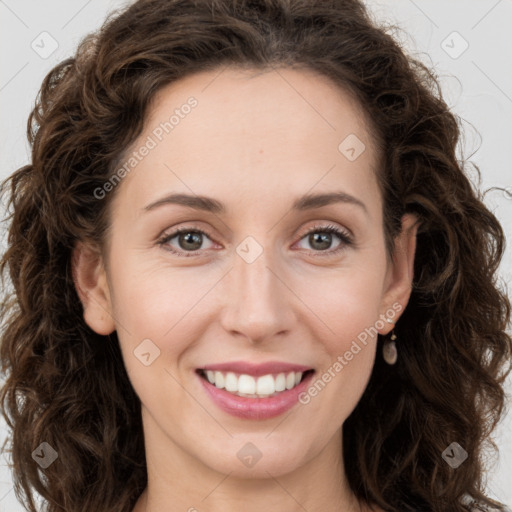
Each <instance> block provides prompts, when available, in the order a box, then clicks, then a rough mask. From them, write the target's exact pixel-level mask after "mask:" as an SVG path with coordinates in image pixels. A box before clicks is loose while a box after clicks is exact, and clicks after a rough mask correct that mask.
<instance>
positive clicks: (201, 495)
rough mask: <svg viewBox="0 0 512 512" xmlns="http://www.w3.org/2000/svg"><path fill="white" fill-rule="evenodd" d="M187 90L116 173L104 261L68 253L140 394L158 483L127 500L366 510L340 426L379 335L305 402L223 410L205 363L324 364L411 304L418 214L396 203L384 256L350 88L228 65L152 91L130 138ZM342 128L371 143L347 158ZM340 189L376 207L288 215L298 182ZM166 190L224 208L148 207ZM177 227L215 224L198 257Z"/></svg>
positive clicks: (371, 160)
mask: <svg viewBox="0 0 512 512" xmlns="http://www.w3.org/2000/svg"><path fill="white" fill-rule="evenodd" d="M190 96H194V97H195V98H196V99H197V101H198V105H197V107H196V108H195V109H193V110H192V111H191V112H190V113H189V114H188V115H187V116H185V117H184V118H183V119H180V122H179V124H178V125H177V126H176V127H175V128H174V130H173V131H172V133H169V134H166V135H165V136H164V137H163V138H162V141H160V142H159V143H158V145H157V146H156V147H155V148H154V149H152V150H151V151H150V152H149V154H148V155H147V156H145V157H144V159H143V160H142V161H141V162H139V163H138V164H137V166H136V168H135V169H134V170H133V171H132V172H131V173H129V174H127V175H126V177H125V178H124V179H123V180H122V182H121V183H120V184H119V185H118V186H117V188H116V190H115V197H114V201H113V204H112V231H111V235H110V239H109V245H108V251H107V255H106V257H105V259H103V258H102V256H101V253H100V252H98V251H97V250H95V248H94V247H92V246H89V245H87V244H85V243H78V244H77V246H76V247H75V251H74V263H73V268H74V275H75V284H76V287H77V290H78V292H79V295H80V298H81V300H82V303H83V306H84V319H85V321H86V322H87V324H88V325H89V326H90V327H91V328H92V329H93V330H95V331H96V332H97V333H99V334H103V335H106V334H109V333H112V332H113V331H114V330H116V331H117V335H118V337H119V342H120V346H121V350H122V354H123V359H124V363H125V366H126V369H127V372H128V374H129V377H130V380H131V383H132V385H133V387H134V389H135V391H136V393H137V394H138V396H139V397H140V400H141V404H142V418H143V425H144V439H145V446H146V458H147V464H148V487H147V488H146V490H145V491H144V492H143V493H142V495H141V496H140V498H139V501H138V502H137V504H136V506H135V508H134V512H143V511H145V510H147V511H151V512H163V511H169V510H172V511H186V510H189V511H193V510H198V511H209V512H219V511H222V512H231V511H235V510H236V511H238V510H240V508H241V507H243V509H244V510H245V512H256V511H261V510H282V511H290V512H291V511H298V510H301V511H303V510H304V509H306V510H308V511H311V512H313V511H320V510H322V511H332V512H334V511H336V512H338V511H340V510H343V511H347V512H356V511H360V510H370V509H368V508H366V507H364V506H362V505H361V506H360V504H359V503H358V502H357V500H356V499H355V496H354V495H353V493H352V492H351V490H350V489H349V487H348V483H347V480H346V475H345V471H344V464H343V459H342V425H343V423H344V421H345V419H346V418H347V417H348V416H349V415H350V413H351V412H352V410H353V409H354V407H355V406H356V404H357V403H358V401H359V399H360V398H361V395H362V394H363V392H364V389H365V387H366V385H367V383H368V380H369V378H370V374H371V371H372V368H373V364H374V361H375V357H376V355H377V356H378V357H381V355H380V353H379V354H376V342H377V337H376V336H371V337H369V338H368V343H367V345H366V346H363V345H362V347H363V348H362V350H361V351H360V352H358V353H357V355H355V356H354V357H353V359H352V360H351V361H350V362H349V363H348V364H347V365H346V366H344V368H343V370H342V371H340V372H339V373H337V374H336V376H335V377H334V378H333V379H332V380H331V381H330V382H329V383H328V384H327V385H326V386H325V388H324V389H323V390H322V391H321V392H320V393H318V395H317V396H316V397H314V398H312V399H311V401H310V402H309V403H308V404H306V405H302V404H297V405H295V406H294V407H293V409H292V410H291V411H289V412H288V413H285V414H284V415H281V416H278V417H277V418H272V419H266V420H247V419H240V418H237V417H234V416H231V415H229V414H227V413H225V412H224V411H222V410H220V409H219V408H218V407H217V406H216V405H215V404H214V403H213V402H212V401H211V400H210V398H209V397H208V396H207V395H206V394H205V392H204V390H203V388H202V386H201V382H200V381H199V380H198V378H197V375H196V374H195V369H196V368H198V367H200V366H204V365H206V364H213V363H219V362H224V361H233V360H245V361H254V362H265V361H270V360H279V361H287V362H291V363H298V364H306V365H308V366H311V367H313V368H315V369H316V371H317V376H318V375H321V374H322V373H323V371H325V370H326V369H327V368H329V367H332V364H333V362H334V361H336V359H337V357H338V356H343V354H345V352H346V351H347V350H349V349H350V346H351V344H352V342H353V341H354V340H355V339H356V338H357V336H358V334H360V333H361V332H362V331H364V329H365V328H369V327H370V326H374V325H375V324H376V321H377V320H379V319H381V320H382V319H383V317H384V315H385V314H386V312H387V311H390V310H391V311H393V309H392V305H393V304H395V305H396V304H399V305H400V306H401V308H402V309H401V311H403V309H405V306H406V304H407V301H408V300H409V296H410V291H411V283H412V278H413V261H414V252H415V248H416V231H417V227H418V224H417V219H416V217H414V216H413V215H409V214H408V215H406V216H404V217H403V219H402V227H403V229H402V233H401V234H400V235H399V236H398V237H397V238H396V249H395V253H394V258H393V259H392V260H391V259H389V260H388V259H387V258H386V252H385V243H384V232H383V220H382V198H381V195H380V192H379V189H378V186H377V181H376V177H375V169H376V167H377V153H376V150H375V148H374V145H373V141H372V138H371V136H370V135H369V133H368V130H367V127H366V125H365V117H364V115H363V113H362V111H361V109H360V108H359V106H358V105H357V104H356V103H355V102H354V101H353V99H351V97H350V96H349V95H348V94H347V93H346V92H344V91H343V90H340V89H339V88H338V87H336V86H335V85H333V84H332V83H330V82H329V81H328V80H327V79H325V78H323V77H321V76H319V75H317V74H315V73H314V72H311V71H308V70H291V69H280V70H271V71H269V72H263V73H261V72H259V73H254V71H253V72H248V71H247V70H246V71H240V70H236V69H234V68H226V69H224V70H223V71H222V72H221V73H220V74H219V71H218V70H217V71H212V72H201V73H197V74H195V75H192V76H189V77H187V78H185V79H182V80H181V81H178V82H175V83H173V84H171V85H169V86H167V87H166V88H165V89H162V90H161V91H159V93H158V94H157V95H156V97H155V98H154V102H153V103H152V105H151V109H150V110H149V112H148V114H147V119H146V123H145V128H144V131H143V133H142V134H141V135H140V137H139V138H138V139H137V141H135V143H134V144H133V145H132V147H131V148H130V150H133V149H137V148H140V146H141V145H142V144H144V142H145V141H146V140H147V137H148V135H151V133H152V130H154V129H155V127H157V126H158V125H159V123H160V122H163V121H165V120H168V119H169V116H170V115H171V114H172V112H173V111H174V109H176V108H179V107H180V106H181V105H183V104H184V103H186V101H187V99H188V98H189V97H190ZM349 134H356V136H357V137H358V138H359V139H360V140H361V141H363V143H364V144H365V146H366V149H365V151H364V152H363V153H362V154H361V155H360V156H359V157H358V158H357V159H355V160H354V161H350V160H349V159H347V158H346V157H345V156H344V155H343V154H342V153H341V152H340V151H339V150H338V146H339V144H340V142H341V141H343V140H344V139H345V137H347V136H348V135H349ZM153 138H154V137H153ZM340 190H341V191H344V192H346V193H348V194H350V195H352V196H355V197H356V198H357V199H359V200H360V201H362V202H363V203H364V205H365V206H366V209H367V212H366V213H365V211H364V210H363V209H362V208H360V207H358V206H356V205H354V204H349V203H335V204H331V205H327V206H322V207H320V208H316V209H312V210H308V211H302V212H298V211H292V208H291V206H292V202H293V200H294V199H295V198H297V197H299V196H301V195H303V194H306V193H320V192H332V191H340ZM171 192H182V193H185V194H193V195H204V196H210V197H213V198H215V199H217V200H218V201H221V202H222V203H224V204H225V206H226V209H227V211H226V213H224V214H214V213H211V212H204V211H199V210H193V209H190V208H187V207H185V206H182V205H173V204H167V205H164V206H160V207H157V208H154V209H153V210H151V211H144V206H145V205H147V204H149V203H151V202H153V201H156V200H158V199H160V198H162V197H164V196H165V195H167V194H169V193H171ZM111 193H112V192H111ZM326 224H332V225H335V226H336V227H338V228H340V229H341V230H342V231H347V230H349V231H350V232H351V233H352V234H353V237H354V238H353V239H354V240H355V245H345V244H344V242H343V241H342V240H340V239H338V238H337V236H336V235H332V241H331V243H330V245H327V247H328V248H327V250H325V251H322V250H321V249H320V248H319V247H321V244H319V243H318V242H317V243H315V241H314V240H311V238H308V236H306V235H305V233H306V231H307V230H308V229H309V228H311V227H313V226H316V225H320V226H321V227H323V226H325V225H326ZM176 227H187V228H191V229H192V231H193V230H194V229H196V230H197V229H203V230H207V231H208V232H209V233H210V234H211V236H209V235H202V244H201V242H200V241H199V242H198V243H197V245H196V246H195V247H199V250H196V251H195V255H194V256H192V257H184V256H178V255H175V254H173V253H171V252H170V251H169V250H167V249H168V247H169V246H170V247H172V248H174V249H175V250H177V251H181V252H182V253H186V252H187V250H188V251H189V253H190V252H191V249H190V248H189V249H187V247H190V246H187V244H186V241H185V242H184V241H183V239H182V240H181V244H180V238H179V236H176V237H175V238H174V239H173V240H172V241H169V242H167V248H166V246H162V245H158V243H157V240H158V238H159V237H161V235H162V234H164V233H171V232H172V230H173V229H175V228H176ZM316 232H319V234H322V233H323V232H322V230H321V229H317V230H316ZM199 236H201V235H199ZM247 236H251V237H253V238H254V239H255V240H256V241H257V243H258V244H259V245H260V246H261V248H262V249H263V252H262V253H261V255H259V257H257V258H256V259H255V261H253V262H252V263H248V262H247V261H245V260H244V259H243V258H242V257H240V256H239V254H238V253H237V252H236V248H237V246H238V245H239V244H240V243H241V242H242V241H243V240H244V239H245V238H246V237H247ZM327 236H328V235H327ZM340 244H342V245H345V246H344V247H343V249H342V250H341V251H340V252H338V253H334V252H333V251H334V250H335V249H336V248H338V247H339V246H340ZM329 251H331V255H330V256H329V255H326V253H328V252H329ZM192 252H193V251H192ZM399 316H400V313H397V315H396V316H395V317H394V321H395V322H396V321H397V320H398V318H399ZM383 323H384V326H381V327H382V328H379V329H378V331H379V333H381V334H387V333H389V332H390V330H391V329H392V327H393V325H392V324H389V323H386V322H383ZM146 338H149V339H150V340H152V342H153V343H154V344H155V345H156V346H158V348H159V350H160V355H159V357H157V358H156V359H155V360H154V361H153V362H152V363H151V364H150V365H149V366H145V365H144V364H142V363H141V361H140V360H139V359H138V358H137V357H135V355H134V353H133V351H134V350H135V349H136V347H137V346H138V345H139V344H140V343H141V341H142V340H144V339H146ZM399 341H400V340H398V350H399ZM399 357H400V355H399ZM248 442H251V443H253V444H254V445H255V446H256V447H257V448H258V450H259V451H260V452H261V454H262V456H261V459H260V460H259V461H258V462H257V463H256V464H255V465H254V466H252V467H250V468H249V467H246V466H245V465H244V464H242V463H241V462H240V460H239V459H238V457H237V452H238V451H239V450H240V449H241V448H242V447H243V446H244V445H245V444H246V443H248ZM340 482H341V485H340ZM373 510H376V511H379V510H381V509H379V508H376V507H374V508H373Z"/></svg>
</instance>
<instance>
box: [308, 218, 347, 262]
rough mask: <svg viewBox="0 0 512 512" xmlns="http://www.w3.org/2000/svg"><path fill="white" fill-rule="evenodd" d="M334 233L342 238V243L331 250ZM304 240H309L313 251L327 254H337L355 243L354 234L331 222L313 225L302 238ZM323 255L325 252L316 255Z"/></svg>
mask: <svg viewBox="0 0 512 512" xmlns="http://www.w3.org/2000/svg"><path fill="white" fill-rule="evenodd" d="M332 235H336V237H337V238H338V239H339V240H340V243H339V244H338V245H337V246H336V248H335V249H331V250H329V247H330V246H331V245H332V242H333V237H332ZM302 240H307V242H308V243H309V244H310V245H311V246H312V247H313V251H314V252H315V253H319V252H320V253H322V252H323V253H326V254H325V255H326V256H327V255H332V254H337V253H338V252H340V251H342V250H343V249H345V248H346V247H348V246H351V245H353V244H354V243H353V239H352V236H351V235H350V234H349V233H348V232H346V231H343V230H341V229H340V228H338V227H336V226H333V225H331V224H328V225H324V226H313V227H312V228H310V229H309V230H308V231H307V232H306V234H305V235H304V236H303V237H302V238H301V241H302ZM323 255H324V254H315V256H323Z"/></svg>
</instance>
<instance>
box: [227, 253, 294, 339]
mask: <svg viewBox="0 0 512 512" xmlns="http://www.w3.org/2000/svg"><path fill="white" fill-rule="evenodd" d="M280 274H282V272H280V271H279V270H278V267H277V265H276V264H275V261H273V260H272V258H271V257H270V250H264V251H263V252H262V253H261V254H260V255H259V256H258V257H257V258H256V259H255V260H254V261H252V262H251V263H249V262H247V261H246V260H245V259H244V258H243V257H240V256H239V255H238V254H235V255H234V265H233V267H232V268H231V270H230V271H229V273H228V275H227V276H226V278H225V279H224V280H223V281H224V283H223V285H224V289H223V290H222V293H223V295H224V297H225V300H224V301H223V303H224V305H225V307H224V308H222V313H221V314H222V318H221V323H222V326H223V328H224V329H225V330H226V332H228V333H229V334H230V335H232V336H238V337H240V338H246V339H247V340H249V341H250V342H252V343H263V342H265V341H267V340H272V339H274V338H275V337H276V336H277V335H283V334H285V333H286V332H288V331H290V329H291V326H292V323H293V322H294V319H295V315H294V311H293V298H294V295H293V292H292V291H291V290H290V288H289V287H288V286H287V284H286V279H285V276H283V275H280Z"/></svg>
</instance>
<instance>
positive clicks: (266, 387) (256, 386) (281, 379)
mask: <svg viewBox="0 0 512 512" xmlns="http://www.w3.org/2000/svg"><path fill="white" fill-rule="evenodd" d="M302 375H303V374H302V372H290V373H288V374H285V373H279V374H277V375H276V376H274V375H272V374H268V375H262V376H261V377H257V378H255V377H253V376H252V375H247V374H245V373H242V374H236V373H233V372H227V373H224V372H218V371H215V372H214V371H211V370H207V371H206V378H207V379H208V381H209V382H210V383H211V384H214V385H215V386H216V387H218V388H219V389H225V390H226V391H229V392H230V393H234V394H236V395H239V396H249V397H251V398H262V397H267V396H270V395H273V394H275V393H279V392H280V391H284V390H285V389H292V388H293V387H295V386H296V385H297V384H298V383H299V382H300V380H301V379H302Z"/></svg>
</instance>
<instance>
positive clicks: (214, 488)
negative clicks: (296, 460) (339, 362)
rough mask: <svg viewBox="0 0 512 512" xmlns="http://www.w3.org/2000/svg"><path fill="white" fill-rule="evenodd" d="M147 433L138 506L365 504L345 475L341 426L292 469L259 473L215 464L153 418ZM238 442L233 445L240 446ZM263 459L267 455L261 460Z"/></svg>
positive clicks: (219, 508)
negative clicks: (144, 481) (174, 437)
mask: <svg viewBox="0 0 512 512" xmlns="http://www.w3.org/2000/svg"><path fill="white" fill-rule="evenodd" d="M144 433H145V442H146V462H147V468H148V486H147V487H146V489H145V490H144V492H143V493H142V494H141V495H140V497H139V499H138V501H137V503H136V506H135V508H134V509H133V512H183V511H187V512H203V511H206V510H207V511H208V512H235V511H236V512H239V511H240V509H242V510H243V511H244V512H260V511H261V510H283V511H286V512H299V511H300V512H304V510H322V511H324V512H340V511H343V512H363V510H366V509H364V508H363V507H362V505H360V504H359V502H358V500H357V499H356V497H355V495H354V494H353V493H352V491H351V490H350V488H349V485H348V482H347V480H346V475H345V472H344V465H343V460H342V431H341V429H340V430H338V431H336V433H335V435H334V436H333V437H332V438H331V440H330V441H329V443H328V444H327V445H326V446H325V447H324V449H323V450H322V451H321V452H320V453H318V454H317V455H316V456H314V457H313V458H311V459H309V460H308V461H307V462H306V463H305V464H302V465H300V466H298V467H294V468H293V469H292V470H291V471H287V472H286V471H283V469H282V468H279V467H277V466H274V467H269V466H266V467H265V466H263V465H260V468H259V473H258V476H257V477H256V476H255V477H251V476H249V477H248V476H246V475H242V476H240V475H239V474H237V472H236V471H237V468H236V467H235V468H234V470H233V471H227V472H220V471H217V470H215V469H212V467H211V466H209V465H208V464H205V463H203V462H202V461H200V460H198V459H197V457H193V456H191V455H190V453H188V452H187V451H185V450H183V449H182V448H181V447H179V446H177V445H176V444H175V443H173V442H172V440H170V439H169V437H168V436H166V435H165V433H164V432H163V431H161V430H160V429H159V428H157V426H156V425H155V424H154V423H153V424H149V423H148V424H147V425H145V429H144ZM235 444H236V445H237V446H233V449H234V450H237V449H239V447H238V443H235V442H233V445H235ZM164 447H165V449H164ZM263 461H264V457H262V459H261V461H259V462H258V463H257V465H258V464H261V462H263ZM257 465H256V466H257ZM256 466H255V468H256Z"/></svg>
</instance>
